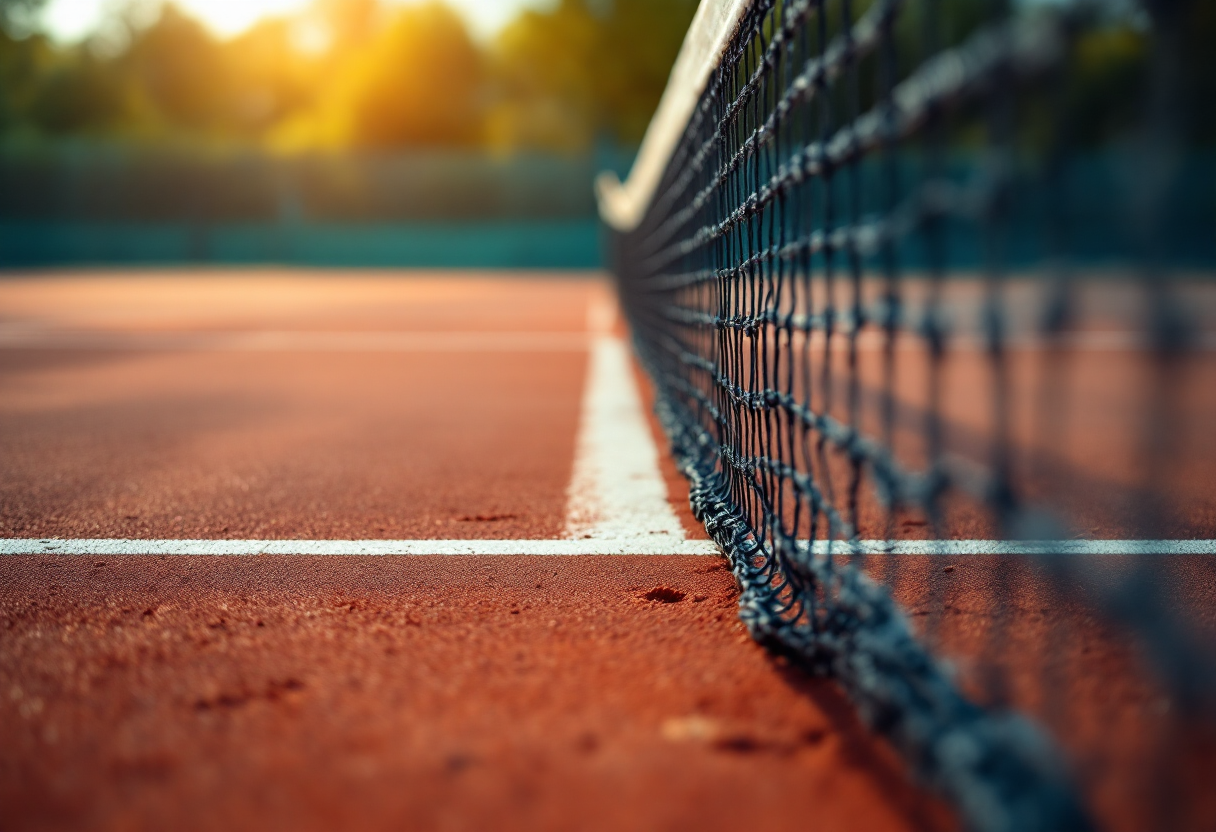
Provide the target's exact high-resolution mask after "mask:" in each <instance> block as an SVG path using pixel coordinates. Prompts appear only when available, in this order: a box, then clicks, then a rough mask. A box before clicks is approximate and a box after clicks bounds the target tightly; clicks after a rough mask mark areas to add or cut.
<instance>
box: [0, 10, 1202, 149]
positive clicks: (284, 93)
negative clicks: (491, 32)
mask: <svg viewBox="0 0 1216 832" xmlns="http://www.w3.org/2000/svg"><path fill="white" fill-rule="evenodd" d="M873 1H874V0H852V2H851V15H850V16H851V19H852V20H856V19H857V18H858V17H860V16H861V15H862V14H864V12H865V10H866V9H867V8H869V7H870V6H871V4H872V3H873ZM1000 2H1001V0H931V1H930V0H926V1H925V2H914V3H909V4H907V5H906V6H905V7H904V12H903V13H902V14H901V15H900V17H899V19H898V21H897V24H896V29H895V41H896V44H895V47H896V48H895V57H896V63H897V66H896V72H895V75H896V79H899V78H904V77H907V74H908V73H909V72H911V71H913V70H914V69H915V67H916V66H918V65H919V64H920V62H921V61H923V60H924V58H925V57H926V56H927V55H928V54H932V53H933V52H935V51H936V50H937V49H941V48H945V47H948V46H950V45H953V44H957V43H960V42H962V41H963V40H964V39H965V38H966V37H967V36H968V35H970V34H971V33H973V32H974V31H975V29H976V28H977V27H978V26H980V25H982V22H983V21H984V20H985V19H987V17H988V15H990V14H991V11H992V9H993V7H994V4H995V5H1000ZM1009 2H1013V3H1015V8H1021V9H1023V10H1030V11H1033V9H1035V8H1036V6H1035V5H1034V4H1032V3H1028V2H1022V4H1021V5H1016V4H1017V2H1018V0H1009ZM1129 2H1131V0H1129ZM38 3H39V0H0V23H6V22H11V21H14V20H18V19H26V20H28V19H30V18H29V13H30V10H31V9H33V8H35V7H36V6H37V5H38ZM696 7H697V0H559V2H557V4H556V5H555V6H553V7H552V8H551V9H548V10H544V11H540V10H529V11H525V12H522V13H521V14H520V15H519V17H518V18H517V19H516V20H515V21H514V22H512V23H511V24H510V25H509V26H507V27H506V28H505V29H504V30H503V31H502V32H501V33H500V34H499V35H498V36H497V37H496V38H495V39H494V40H493V41H492V42H490V43H488V44H481V43H477V42H475V41H474V40H472V39H471V38H470V36H469V34H468V32H467V31H466V29H465V26H464V23H463V21H462V20H461V18H460V17H459V16H458V15H456V14H455V13H454V12H452V11H451V10H450V9H449V8H448V7H446V6H444V5H442V3H441V2H439V1H438V0H431V1H430V2H424V3H422V4H413V5H406V6H400V5H397V4H391V5H389V4H385V3H383V2H382V0H317V2H316V3H315V4H314V5H313V6H312V7H311V8H310V9H309V10H308V11H306V12H304V13H302V14H300V15H297V16H294V17H286V18H279V19H268V20H265V21H263V22H261V23H259V24H258V25H257V26H255V27H254V28H252V29H251V30H249V31H248V32H246V33H244V34H242V35H240V36H239V37H236V38H233V39H230V40H220V39H218V38H216V37H215V36H214V35H213V34H212V33H211V32H210V31H209V30H207V29H206V28H205V27H203V26H202V25H201V24H199V23H198V22H197V21H195V20H193V19H191V18H190V17H189V16H187V15H186V14H185V13H183V12H181V11H180V10H178V9H176V8H175V7H174V6H172V5H168V6H165V7H163V8H162V9H161V12H160V14H159V16H158V17H157V18H156V19H155V20H153V21H152V22H150V23H148V24H144V25H140V26H134V25H128V31H127V37H126V38H125V39H122V38H120V40H121V42H122V43H123V44H124V45H123V46H122V48H121V49H117V50H115V48H114V47H113V42H111V43H110V44H109V45H108V46H107V48H102V47H101V46H100V45H97V46H95V45H94V44H91V43H87V42H86V43H84V44H81V45H77V46H58V45H55V44H53V43H51V42H49V41H48V40H47V39H46V38H45V37H44V36H42V35H38V34H26V35H24V36H21V35H19V34H14V32H16V31H17V30H18V29H19V28H20V27H14V26H9V27H8V28H7V29H6V28H3V27H0V138H3V136H4V135H5V134H8V135H10V136H11V135H24V136H34V137H38V136H42V137H58V136H78V135H88V136H108V137H113V138H121V139H125V140H132V139H138V140H141V141H145V142H148V141H156V142H162V143H164V142H169V143H174V144H183V143H184V144H196V145H197V144H217V143H219V144H236V145H244V146H248V145H256V144H262V145H267V146H270V147H275V148H279V149H287V150H309V149H314V148H366V149H375V150H381V149H391V148H397V147H419V146H426V147H435V146H449V147H482V148H491V149H494V150H497V151H502V152H513V151H517V150H527V149H540V150H550V151H552V150H560V151H574V152H578V151H583V150H586V149H587V148H589V147H591V146H592V145H593V144H595V143H597V142H605V143H612V144H617V145H625V146H628V145H633V144H636V143H637V142H639V141H640V140H641V138H642V135H643V133H644V132H645V129H646V125H647V124H648V123H649V120H650V117H651V114H652V113H653V111H654V108H655V106H656V104H657V103H658V101H659V98H660V96H661V95H662V92H663V89H664V88H665V86H666V83H667V77H668V73H669V72H670V68H671V65H672V62H673V60H674V58H675V56H676V54H677V52H678V51H679V48H680V44H681V43H682V42H683V38H684V33H685V31H686V30H687V27H688V23H689V21H690V20H691V19H692V16H693V14H694V12H695V10H696ZM781 8H784V3H782V4H779V9H781ZM1178 8H1180V9H1183V10H1184V13H1185V19H1184V20H1183V21H1182V23H1181V26H1180V31H1181V41H1182V50H1181V54H1180V55H1179V56H1178V62H1179V66H1180V70H1181V71H1180V73H1179V79H1180V80H1179V81H1178V84H1177V86H1178V91H1179V105H1178V106H1179V108H1180V109H1181V111H1182V114H1183V121H1184V122H1185V125H1184V127H1185V131H1186V135H1187V136H1188V137H1189V138H1190V139H1191V140H1192V141H1198V142H1205V143H1209V144H1210V143H1211V142H1213V141H1216V106H1213V105H1212V102H1213V101H1216V50H1213V48H1212V44H1213V43H1216V2H1212V0H1191V2H1189V3H1184V4H1181V5H1179V6H1178ZM822 13H823V14H824V15H825V17H824V18H823V21H822V26H820V23H819V19H818V18H817V17H816V18H813V20H812V24H811V26H810V27H809V28H808V30H807V31H806V33H805V34H804V35H803V36H802V40H801V43H802V45H801V47H800V51H797V53H796V54H794V55H792V56H791V57H790V58H789V59H788V60H789V66H783V67H782V69H781V72H782V74H784V75H786V76H788V74H789V73H791V72H795V71H798V70H800V68H801V65H802V62H803V61H804V60H806V59H807V58H809V57H812V56H813V55H815V54H817V52H818V50H820V49H821V48H822V45H823V43H825V42H828V41H830V40H831V39H832V38H833V37H835V36H837V35H838V33H839V32H840V31H841V30H842V29H843V27H844V26H845V25H847V23H846V17H845V14H846V3H845V0H838V1H837V0H833V1H832V2H828V3H826V4H825V5H824V6H823V7H822ZM23 15H24V18H23V17H22V16H23ZM112 28H113V27H111V29H112ZM318 32H320V33H322V34H323V35H324V37H322V38H321V39H320V40H319V41H318V43H319V44H320V45H319V46H317V45H316V44H315V43H314V44H313V45H312V46H309V45H308V41H309V37H308V36H309V34H310V33H312V34H314V35H315V34H316V33H318ZM769 34H771V33H769ZM1150 36H1151V28H1150V22H1149V18H1148V17H1146V16H1145V15H1137V14H1134V13H1129V12H1128V11H1127V10H1126V9H1125V10H1124V11H1123V12H1121V13H1118V14H1116V13H1111V14H1110V15H1108V16H1107V18H1106V19H1104V20H1099V21H1097V24H1096V25H1091V26H1087V27H1086V28H1085V30H1084V33H1083V34H1081V35H1080V37H1079V40H1078V42H1077V45H1076V50H1075V56H1074V61H1073V64H1072V65H1071V66H1070V67H1068V69H1067V72H1066V73H1065V76H1064V83H1063V85H1062V86H1061V94H1062V97H1063V99H1064V100H1065V103H1066V110H1067V112H1068V113H1069V121H1070V122H1071V123H1074V124H1075V125H1076V127H1075V129H1073V130H1072V133H1073V137H1074V139H1075V140H1077V141H1079V142H1082V143H1095V142H1097V141H1101V140H1105V139H1106V138H1109V137H1110V136H1112V135H1116V134H1119V133H1120V132H1122V131H1123V130H1124V129H1126V127H1127V126H1128V125H1129V124H1131V123H1133V122H1134V121H1135V120H1136V119H1137V118H1139V117H1140V116H1141V115H1142V114H1141V113H1140V112H1139V109H1138V108H1139V107H1140V104H1139V101H1140V96H1139V95H1138V90H1139V89H1140V85H1141V84H1142V83H1143V82H1144V79H1145V78H1146V77H1147V75H1148V74H1149V73H1148V64H1149V52H1150V49H1149V39H1150ZM313 40H317V39H316V38H314V39H313ZM795 64H797V65H795ZM879 76H880V72H879V56H878V55H876V54H875V55H870V56H868V57H866V58H865V59H863V60H862V61H861V62H860V63H859V65H858V67H857V70H856V77H855V83H856V89H857V94H856V100H855V101H854V100H853V98H852V92H851V90H852V89H853V88H852V87H851V86H850V85H849V84H846V83H841V84H836V85H833V87H832V89H831V90H830V91H829V92H828V93H827V95H826V96H825V98H824V100H825V102H826V103H827V104H828V105H829V106H828V109H829V110H830V118H829V119H828V122H827V123H830V124H840V123H843V122H844V121H847V120H848V119H849V118H851V117H852V115H853V110H854V109H857V108H860V109H861V110H865V109H868V108H870V107H872V106H873V105H874V104H875V102H876V100H877V94H878V91H879V86H880V83H879ZM742 80H743V79H739V83H742ZM850 83H851V82H850ZM771 94H773V95H775V94H776V90H775V88H774V89H773V91H772V93H771ZM768 103H770V104H771V102H768ZM1033 109H1034V108H1033V107H1032V108H1031V110H1033ZM1038 109H1039V110H1041V111H1042V112H1038V111H1035V112H1031V113H1030V115H1031V117H1030V118H1029V119H1028V120H1029V121H1032V122H1035V124H1034V125H1032V128H1031V132H1032V133H1036V134H1037V133H1042V134H1044V135H1047V134H1049V133H1051V132H1052V125H1053V124H1054V119H1055V117H1054V116H1052V115H1050V112H1049V109H1048V108H1046V107H1042V106H1040V107H1039V108H1038ZM1026 112H1030V111H1026ZM797 128H798V129H797V130H796V131H794V132H795V133H797V135H798V136H802V135H804V134H805V135H806V136H811V135H817V134H818V131H819V128H818V127H816V126H815V125H813V124H806V125H800V126H797ZM791 129H792V128H791ZM977 129H978V128H977ZM793 135H794V134H793V133H791V136H793ZM960 135H961V134H960ZM960 140H961V141H965V140H966V138H965V137H962V138H960Z"/></svg>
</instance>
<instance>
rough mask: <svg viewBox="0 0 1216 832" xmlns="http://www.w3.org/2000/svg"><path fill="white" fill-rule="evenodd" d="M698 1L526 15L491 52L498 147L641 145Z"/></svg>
mask: <svg viewBox="0 0 1216 832" xmlns="http://www.w3.org/2000/svg"><path fill="white" fill-rule="evenodd" d="M696 7H697V2H696V0H615V2H604V1H603V0H600V2H596V1H595V0H561V2H560V3H559V4H558V5H557V6H556V7H555V8H554V9H552V10H549V11H535V10H533V11H525V12H523V13H522V14H521V15H520V16H519V17H518V18H517V19H516V20H515V21H514V22H513V23H511V24H510V25H508V26H507V27H506V28H505V29H504V30H503V31H502V33H501V34H500V35H499V36H498V38H497V39H496V41H495V42H494V44H493V48H492V62H493V63H492V66H493V75H494V81H495V87H496V90H495V93H496V95H495V104H494V107H493V110H492V112H491V114H490V117H489V123H488V127H487V130H488V139H489V141H490V143H491V144H492V145H494V146H496V147H499V148H503V149H511V148H515V147H519V146H540V147H545V148H550V149H560V150H573V149H580V148H585V147H587V146H588V145H589V144H590V142H591V141H592V140H593V139H595V138H596V137H600V136H603V137H605V138H609V139H611V140H614V141H616V142H619V143H623V144H636V143H637V142H638V141H640V140H641V137H642V134H643V133H644V132H645V129H646V125H647V124H648V123H649V121H650V116H651V114H652V113H653V112H654V108H655V106H656V105H657V104H658V101H659V97H660V96H661V95H662V94H663V89H664V88H665V87H666V85H667V76H668V74H669V73H670V71H671V65H672V62H673V61H674V60H675V56H676V54H677V53H678V52H679V49H680V45H681V44H682V43H683V41H684V33H685V32H686V31H687V29H688V24H689V22H690V21H691V20H692V15H693V13H694V12H695V11H696Z"/></svg>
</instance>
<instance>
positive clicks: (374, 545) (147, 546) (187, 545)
mask: <svg viewBox="0 0 1216 832" xmlns="http://www.w3.org/2000/svg"><path fill="white" fill-rule="evenodd" d="M716 554H718V547H717V546H715V545H714V544H713V542H712V541H709V540H684V541H672V540H669V539H667V538H665V537H657V539H656V540H655V541H654V542H653V543H648V542H647V541H645V540H639V539H636V538H632V539H628V540H113V539H96V540H61V539H42V540H36V539H32V538H31V539H19V538H10V539H6V540H0V555H337V556H344V555H380V556H388V555H545V556H563V555H564V556H577V555H716Z"/></svg>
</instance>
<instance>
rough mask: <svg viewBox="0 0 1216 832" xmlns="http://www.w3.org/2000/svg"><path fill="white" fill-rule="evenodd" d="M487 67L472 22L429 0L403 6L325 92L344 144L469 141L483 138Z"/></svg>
mask: <svg viewBox="0 0 1216 832" xmlns="http://www.w3.org/2000/svg"><path fill="white" fill-rule="evenodd" d="M484 82H485V73H484V67H483V65H482V59H481V54H480V53H479V51H478V49H477V47H476V46H475V45H474V43H473V41H472V40H471V39H470V37H469V33H468V31H467V29H466V28H465V25H464V21H463V20H462V19H461V18H460V16H459V15H457V14H456V13H455V12H453V11H452V10H451V9H449V8H448V7H447V6H445V5H443V4H441V3H437V2H428V3H424V4H421V5H415V6H407V7H405V8H404V9H401V10H400V11H398V12H397V13H396V14H395V15H394V17H393V18H392V19H391V21H390V22H389V23H388V25H387V26H386V27H385V28H384V29H383V30H382V31H380V32H379V33H378V34H377V35H376V36H375V37H374V38H373V40H372V41H371V43H370V44H368V45H367V46H366V47H364V48H363V49H362V50H359V51H357V52H356V54H355V55H354V56H352V58H351V60H350V61H349V62H348V63H347V64H346V66H345V67H344V69H343V70H342V71H341V72H340V73H339V75H338V77H337V78H336V80H335V82H334V85H333V86H332V87H331V88H329V89H328V90H326V91H325V92H324V93H323V96H324V100H323V102H322V112H323V114H324V115H325V117H326V118H327V120H328V121H329V123H330V125H331V128H332V129H334V130H336V138H337V139H338V140H339V142H340V143H342V144H347V145H353V146H356V147H365V148H389V147H419V146H441V145H446V146H468V145H473V144H476V143H478V141H479V140H480V138H481V135H480V132H481V131H480V127H481V108H482V104H483V102H484V92H483V91H484Z"/></svg>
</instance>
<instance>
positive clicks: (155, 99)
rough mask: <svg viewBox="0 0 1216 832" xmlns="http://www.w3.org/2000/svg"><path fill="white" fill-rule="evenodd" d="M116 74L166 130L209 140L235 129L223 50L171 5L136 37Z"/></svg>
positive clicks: (231, 87)
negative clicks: (146, 102)
mask: <svg viewBox="0 0 1216 832" xmlns="http://www.w3.org/2000/svg"><path fill="white" fill-rule="evenodd" d="M115 69H116V70H117V71H118V72H120V73H122V74H123V75H125V76H126V78H127V82H128V83H130V84H132V85H133V86H134V88H135V93H134V94H135V95H138V96H142V97H143V98H146V100H147V101H148V103H149V104H150V107H151V109H152V111H153V112H155V113H156V115H157V117H158V119H159V120H160V122H161V126H162V127H163V128H165V129H168V130H170V131H174V130H185V131H190V132H193V133H198V134H202V135H207V134H209V133H215V132H218V131H222V130H224V128H226V127H229V126H230V125H231V120H232V116H233V115H234V114H235V112H236V109H237V108H235V107H234V106H232V101H233V92H234V89H235V86H236V84H235V79H234V78H233V76H232V73H231V72H230V71H229V67H228V66H227V65H226V62H225V61H224V55H223V48H222V47H221V45H220V44H219V43H218V42H217V41H216V40H215V38H214V37H212V35H211V33H210V32H208V31H207V29H206V28H204V27H203V25H202V24H200V23H199V22H198V21H196V20H194V19H193V18H191V17H189V16H187V15H186V14H185V13H184V12H182V11H180V10H179V9H178V8H177V7H176V6H174V5H172V4H168V5H165V6H164V7H162V9H161V12H160V16H159V17H157V19H156V21H155V22H154V23H153V24H152V25H151V26H149V27H148V28H146V29H143V30H140V31H136V32H134V33H133V35H132V39H131V43H130V45H129V46H128V47H127V49H126V51H125V52H124V53H123V54H122V55H121V56H119V58H117V60H116V62H115Z"/></svg>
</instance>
